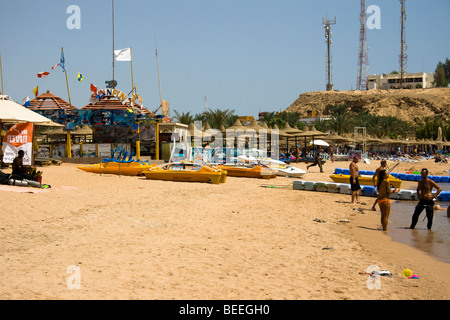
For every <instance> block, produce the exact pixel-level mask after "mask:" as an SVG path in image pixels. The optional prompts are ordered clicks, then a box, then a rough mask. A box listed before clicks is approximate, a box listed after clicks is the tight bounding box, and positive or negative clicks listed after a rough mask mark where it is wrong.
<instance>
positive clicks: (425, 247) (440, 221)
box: [388, 183, 450, 263]
mask: <svg viewBox="0 0 450 320" xmlns="http://www.w3.org/2000/svg"><path fill="white" fill-rule="evenodd" d="M439 186H440V187H441V188H442V190H443V191H450V184H449V183H439ZM417 203H418V201H404V200H391V214H390V216H389V225H388V235H389V236H390V237H391V238H392V240H394V241H397V242H401V243H404V244H407V245H409V246H412V247H414V248H416V249H419V250H421V251H424V252H426V253H427V254H429V255H430V256H433V257H435V258H436V259H438V260H440V261H443V262H446V263H450V218H448V217H447V207H448V206H450V202H442V201H438V202H437V204H438V205H439V206H440V207H442V208H444V209H445V210H434V217H433V226H432V228H431V230H428V229H427V219H426V212H425V210H423V212H422V213H421V214H420V216H419V222H418V223H417V225H416V228H415V229H414V230H411V229H405V228H408V227H409V226H410V225H411V219H412V215H413V213H414V209H415V207H416V205H417ZM424 219H425V220H424Z"/></svg>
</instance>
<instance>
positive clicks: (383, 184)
mask: <svg viewBox="0 0 450 320" xmlns="http://www.w3.org/2000/svg"><path fill="white" fill-rule="evenodd" d="M388 177H389V173H388V172H387V171H386V170H385V169H381V170H379V172H378V178H377V179H378V181H377V190H378V198H377V202H378V205H379V206H380V210H381V226H382V227H383V231H387V226H388V222H389V215H390V213H391V201H390V200H389V196H390V194H391V193H392V192H398V191H399V189H394V191H392V190H391V186H390V184H389V181H388Z"/></svg>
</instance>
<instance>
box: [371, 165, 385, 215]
mask: <svg viewBox="0 0 450 320" xmlns="http://www.w3.org/2000/svg"><path fill="white" fill-rule="evenodd" d="M386 166H387V164H386V160H381V163H380V167H378V168H377V170H375V173H374V174H373V176H372V182H373V186H374V187H377V182H375V178H378V175H379V173H380V171H381V170H386ZM388 176H389V175H388ZM377 203H378V199H376V200H375V202H374V203H373V206H372V211H375V210H376V209H375V206H376V204H377Z"/></svg>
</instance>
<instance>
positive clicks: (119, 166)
mask: <svg viewBox="0 0 450 320" xmlns="http://www.w3.org/2000/svg"><path fill="white" fill-rule="evenodd" d="M154 167H156V164H148V163H146V162H142V161H132V162H113V161H111V162H100V163H97V164H91V165H85V166H80V167H77V168H78V169H80V170H83V171H86V172H92V173H101V174H117V175H123V176H142V172H143V171H145V170H148V169H151V168H154Z"/></svg>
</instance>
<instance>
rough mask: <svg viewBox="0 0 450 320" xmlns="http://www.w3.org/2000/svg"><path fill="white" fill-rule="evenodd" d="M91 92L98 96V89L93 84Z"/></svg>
mask: <svg viewBox="0 0 450 320" xmlns="http://www.w3.org/2000/svg"><path fill="white" fill-rule="evenodd" d="M91 91H92V92H93V93H95V95H97V87H96V86H94V85H93V84H92V83H91Z"/></svg>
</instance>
